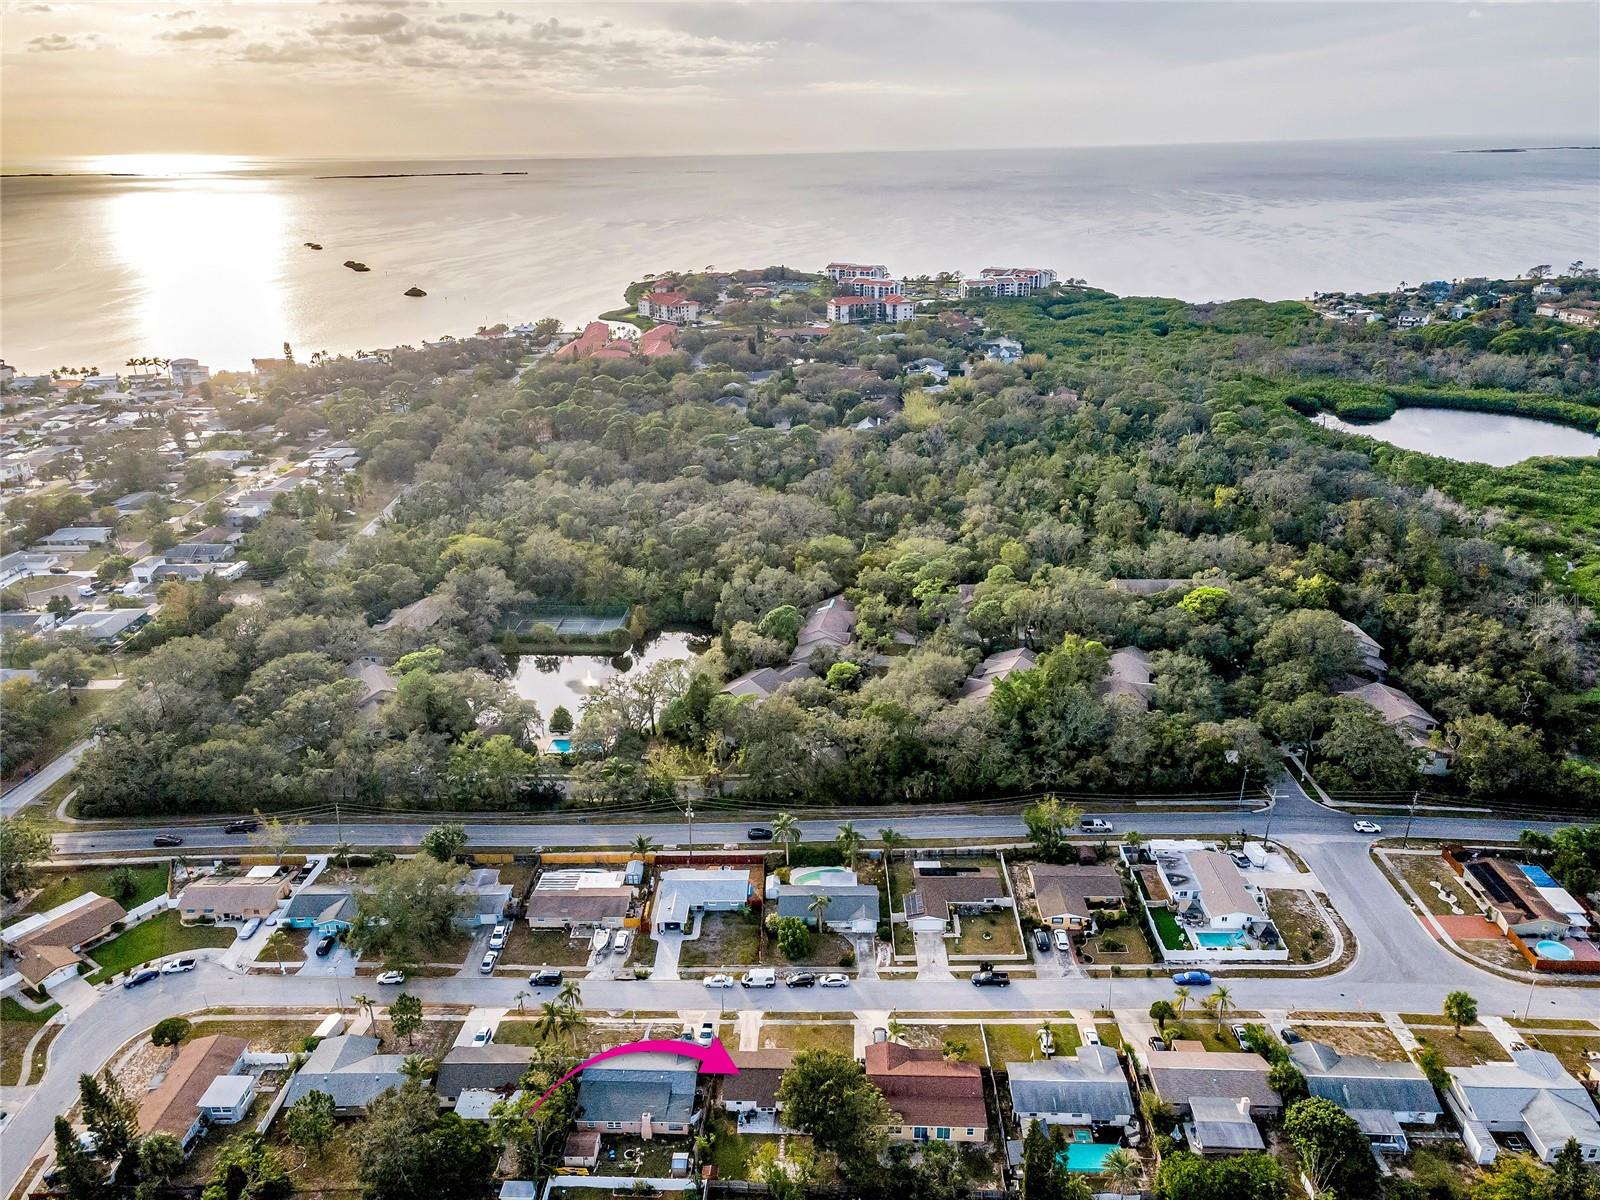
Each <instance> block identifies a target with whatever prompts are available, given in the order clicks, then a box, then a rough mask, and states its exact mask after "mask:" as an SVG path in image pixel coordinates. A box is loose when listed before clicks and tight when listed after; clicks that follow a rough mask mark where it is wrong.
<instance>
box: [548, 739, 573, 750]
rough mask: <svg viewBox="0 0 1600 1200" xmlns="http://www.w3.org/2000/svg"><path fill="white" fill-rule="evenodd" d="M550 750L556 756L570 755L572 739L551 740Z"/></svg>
mask: <svg viewBox="0 0 1600 1200" xmlns="http://www.w3.org/2000/svg"><path fill="white" fill-rule="evenodd" d="M550 750H551V752H552V753H554V754H570V753H571V752H572V739H571V738H551V739H550Z"/></svg>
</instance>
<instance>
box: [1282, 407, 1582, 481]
mask: <svg viewBox="0 0 1600 1200" xmlns="http://www.w3.org/2000/svg"><path fill="white" fill-rule="evenodd" d="M1312 419H1313V420H1315V421H1316V423H1317V424H1318V425H1321V426H1322V427H1323V428H1325V429H1337V430H1339V431H1340V432H1342V433H1355V434H1360V435H1361V436H1362V437H1369V438H1376V439H1377V440H1378V441H1380V442H1388V443H1389V445H1391V446H1399V447H1400V448H1401V449H1403V450H1420V451H1422V452H1423V453H1424V454H1434V455H1437V456H1439V457H1440V458H1452V459H1455V460H1456V461H1457V462H1471V463H1486V464H1487V465H1489V466H1491V467H1509V466H1511V465H1512V464H1513V463H1519V462H1522V461H1523V460H1524V459H1529V458H1543V457H1547V456H1564V457H1585V456H1588V455H1592V454H1600V436H1597V435H1595V434H1593V433H1585V432H1584V431H1583V430H1581V429H1576V428H1573V427H1572V426H1570V425H1557V424H1555V423H1553V422H1551V421H1535V420H1532V419H1530V418H1528V417H1515V416H1511V415H1509V414H1507V413H1489V412H1466V411H1463V410H1461V409H1454V408H1400V409H1396V410H1395V414H1394V416H1392V417H1390V418H1389V419H1388V420H1387V421H1370V422H1362V423H1361V424H1359V425H1357V424H1353V423H1351V422H1349V421H1341V420H1340V419H1339V418H1338V417H1336V416H1334V415H1333V414H1331V413H1320V414H1318V415H1317V416H1316V417H1314V418H1312Z"/></svg>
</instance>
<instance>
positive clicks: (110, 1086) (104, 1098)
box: [78, 1067, 139, 1162]
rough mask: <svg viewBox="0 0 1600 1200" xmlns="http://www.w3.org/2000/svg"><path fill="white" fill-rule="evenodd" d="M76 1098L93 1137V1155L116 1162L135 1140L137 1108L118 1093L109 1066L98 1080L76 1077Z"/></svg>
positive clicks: (122, 1093)
mask: <svg viewBox="0 0 1600 1200" xmlns="http://www.w3.org/2000/svg"><path fill="white" fill-rule="evenodd" d="M78 1096H79V1100H80V1102H81V1103H82V1105H83V1123H84V1125H85V1126H86V1127H87V1128H88V1130H89V1132H90V1133H92V1134H94V1146H95V1153H96V1154H98V1155H99V1156H100V1157H101V1158H104V1159H108V1160H110V1161H111V1162H118V1161H119V1160H121V1158H122V1156H123V1155H124V1154H126V1153H127V1152H128V1151H129V1150H130V1149H132V1148H133V1144H134V1142H135V1141H137V1140H138V1137H139V1106H138V1105H137V1104H135V1103H134V1102H133V1100H131V1099H130V1098H129V1097H128V1094H127V1093H126V1092H124V1091H123V1090H122V1084H121V1083H119V1082H118V1081H117V1077H116V1076H115V1075H113V1074H112V1073H111V1070H110V1068H109V1067H108V1068H106V1070H105V1071H104V1072H102V1073H101V1076H100V1078H99V1079H96V1078H95V1077H94V1076H93V1075H80V1076H78Z"/></svg>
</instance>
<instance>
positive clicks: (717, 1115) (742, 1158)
mask: <svg viewBox="0 0 1600 1200" xmlns="http://www.w3.org/2000/svg"><path fill="white" fill-rule="evenodd" d="M706 1132H707V1134H709V1135H710V1137H711V1163H712V1165H713V1166H714V1167H716V1169H717V1178H718V1179H749V1178H750V1165H751V1159H753V1158H754V1157H755V1155H756V1152H757V1151H758V1150H760V1149H761V1147H763V1146H765V1145H767V1144H768V1143H769V1142H770V1143H776V1144H778V1145H780V1146H781V1145H782V1143H783V1139H781V1138H778V1137H776V1136H774V1135H771V1134H761V1133H745V1134H741V1133H739V1132H738V1126H737V1124H736V1122H735V1121H734V1119H733V1115H732V1114H731V1113H728V1112H724V1111H723V1110H722V1109H714V1110H712V1112H711V1114H710V1115H709V1116H708V1117H707V1118H706Z"/></svg>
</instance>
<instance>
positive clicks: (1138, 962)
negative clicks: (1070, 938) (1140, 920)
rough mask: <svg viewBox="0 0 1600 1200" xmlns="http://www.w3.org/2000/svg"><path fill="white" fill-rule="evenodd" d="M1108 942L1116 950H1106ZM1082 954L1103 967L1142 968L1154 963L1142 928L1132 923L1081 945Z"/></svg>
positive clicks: (1153, 956) (1148, 942) (1102, 933)
mask: <svg viewBox="0 0 1600 1200" xmlns="http://www.w3.org/2000/svg"><path fill="white" fill-rule="evenodd" d="M1107 942H1110V943H1111V944H1112V946H1114V947H1117V948H1116V949H1108V948H1107V946H1106V943H1107ZM1083 949H1084V952H1085V953H1087V954H1088V955H1089V957H1090V958H1092V959H1093V960H1094V961H1095V964H1096V965H1098V966H1103V967H1143V966H1149V965H1150V964H1151V963H1153V962H1155V961H1156V956H1155V953H1154V951H1152V950H1151V948H1150V938H1149V937H1148V936H1147V935H1146V933H1145V929H1144V926H1142V925H1140V924H1137V923H1136V922H1134V921H1130V922H1128V923H1127V924H1126V925H1119V926H1117V927H1116V928H1114V929H1106V930H1103V931H1102V932H1100V933H1098V934H1096V935H1095V936H1094V937H1092V938H1089V939H1088V940H1087V941H1086V942H1084V944H1083Z"/></svg>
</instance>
